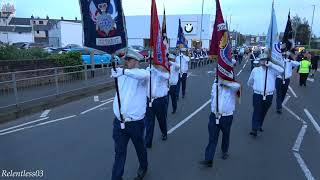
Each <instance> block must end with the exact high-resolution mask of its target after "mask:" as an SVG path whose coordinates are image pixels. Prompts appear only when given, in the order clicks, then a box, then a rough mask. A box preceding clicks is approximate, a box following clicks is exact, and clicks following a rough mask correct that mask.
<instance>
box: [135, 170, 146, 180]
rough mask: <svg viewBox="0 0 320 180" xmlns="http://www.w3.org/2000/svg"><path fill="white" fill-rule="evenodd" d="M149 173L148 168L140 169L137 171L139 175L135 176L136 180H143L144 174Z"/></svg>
mask: <svg viewBox="0 0 320 180" xmlns="http://www.w3.org/2000/svg"><path fill="white" fill-rule="evenodd" d="M146 174H147V168H146V169H139V170H138V172H137V177H136V178H134V180H142V179H143V178H144V176H146Z"/></svg>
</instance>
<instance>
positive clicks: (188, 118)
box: [168, 100, 211, 134]
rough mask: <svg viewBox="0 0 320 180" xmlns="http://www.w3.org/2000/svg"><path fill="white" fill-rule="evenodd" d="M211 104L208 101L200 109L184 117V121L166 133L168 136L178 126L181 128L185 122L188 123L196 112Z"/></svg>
mask: <svg viewBox="0 0 320 180" xmlns="http://www.w3.org/2000/svg"><path fill="white" fill-rule="evenodd" d="M210 102H211V100H208V101H207V102H206V103H204V104H203V105H202V106H201V107H199V108H198V109H197V110H195V111H194V112H193V113H192V114H190V115H189V116H188V117H186V118H185V119H184V120H182V121H181V122H180V123H178V124H177V125H175V126H174V127H173V128H171V129H170V130H169V131H168V134H171V133H173V132H174V131H175V130H176V129H178V128H179V127H180V126H182V125H183V124H184V123H186V122H187V121H189V120H190V119H191V118H192V117H193V116H195V115H196V114H197V113H198V112H200V111H201V110H202V109H203V108H205V107H206V106H207V105H208V104H209V103H210Z"/></svg>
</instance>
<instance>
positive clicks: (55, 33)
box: [48, 21, 83, 47]
mask: <svg viewBox="0 0 320 180" xmlns="http://www.w3.org/2000/svg"><path fill="white" fill-rule="evenodd" d="M82 34H83V30H82V24H81V23H79V22H74V21H73V22H72V21H59V22H57V23H55V24H54V25H53V26H52V27H51V29H50V30H49V34H48V35H49V46H53V47H65V46H66V45H68V44H76V45H80V46H82V43H83V42H82V41H83V38H82Z"/></svg>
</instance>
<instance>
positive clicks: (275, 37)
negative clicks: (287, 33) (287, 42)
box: [266, 2, 284, 67]
mask: <svg viewBox="0 0 320 180" xmlns="http://www.w3.org/2000/svg"><path fill="white" fill-rule="evenodd" d="M266 48H267V49H268V50H271V58H272V60H273V61H274V62H276V63H277V64H278V65H280V66H282V67H283V66H284V61H283V57H282V53H281V43H280V41H279V33H278V26H277V18H276V14H275V10H274V2H272V10H271V20H270V25H269V30H268V35H267V40H266Z"/></svg>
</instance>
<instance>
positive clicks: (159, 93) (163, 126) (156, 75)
mask: <svg viewBox="0 0 320 180" xmlns="http://www.w3.org/2000/svg"><path fill="white" fill-rule="evenodd" d="M147 70H148V71H151V97H150V81H148V87H149V90H148V102H149V103H148V106H147V114H146V116H147V118H146V119H145V124H146V135H145V141H146V147H147V148H152V141H153V134H154V125H155V119H156V118H157V120H158V123H159V127H160V130H161V133H162V140H163V141H166V140H167V104H168V91H169V88H168V80H169V76H170V75H169V72H168V71H167V70H166V69H165V68H164V67H163V66H160V65H153V66H152V67H151V69H150V68H149V67H148V68H147Z"/></svg>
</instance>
